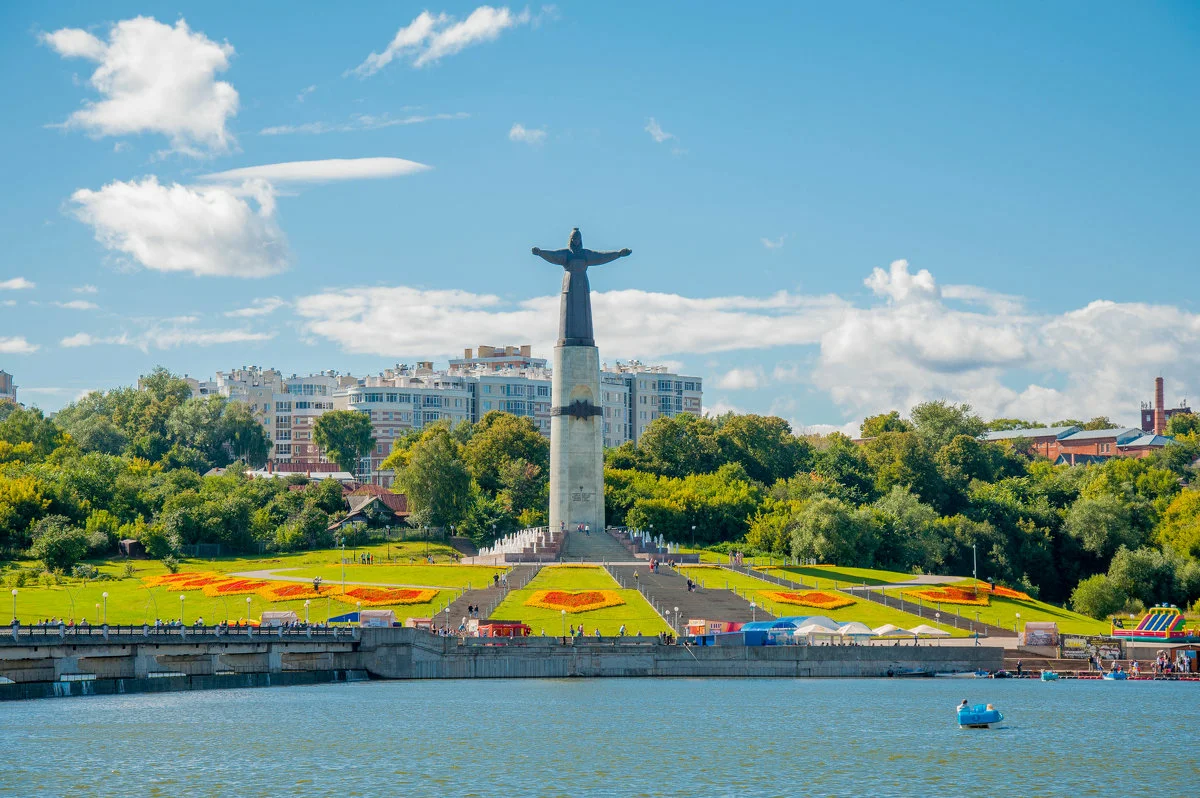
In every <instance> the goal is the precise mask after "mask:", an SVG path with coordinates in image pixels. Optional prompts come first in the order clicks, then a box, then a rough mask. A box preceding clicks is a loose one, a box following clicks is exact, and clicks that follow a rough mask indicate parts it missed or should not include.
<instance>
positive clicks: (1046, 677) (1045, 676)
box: [1042, 671, 1058, 682]
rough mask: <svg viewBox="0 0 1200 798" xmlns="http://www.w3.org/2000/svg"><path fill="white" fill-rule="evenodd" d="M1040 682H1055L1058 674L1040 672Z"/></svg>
mask: <svg viewBox="0 0 1200 798" xmlns="http://www.w3.org/2000/svg"><path fill="white" fill-rule="evenodd" d="M1042 681H1043V682H1057V681H1058V674H1057V673H1055V672H1054V671H1042Z"/></svg>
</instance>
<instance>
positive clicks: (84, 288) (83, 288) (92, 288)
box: [71, 285, 100, 294]
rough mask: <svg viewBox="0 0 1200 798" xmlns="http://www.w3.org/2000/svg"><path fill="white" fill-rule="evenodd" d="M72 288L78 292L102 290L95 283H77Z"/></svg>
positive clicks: (85, 292) (86, 292) (89, 292)
mask: <svg viewBox="0 0 1200 798" xmlns="http://www.w3.org/2000/svg"><path fill="white" fill-rule="evenodd" d="M71 290H72V291H74V292H75V293H77V294H96V293H99V292H100V289H99V288H97V287H96V286H94V285H77V286H75V287H74V288H72V289H71Z"/></svg>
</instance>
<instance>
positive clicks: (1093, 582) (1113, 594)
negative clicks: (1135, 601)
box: [1071, 574, 1127, 618]
mask: <svg viewBox="0 0 1200 798" xmlns="http://www.w3.org/2000/svg"><path fill="white" fill-rule="evenodd" d="M1126 598H1127V597H1126V595H1125V592H1124V591H1122V590H1121V589H1120V588H1119V587H1117V586H1116V585H1115V584H1113V582H1112V580H1111V579H1109V578H1108V577H1107V576H1105V575H1104V574H1096V575H1095V576H1089V577H1088V578H1087V579H1084V580H1083V581H1082V582H1080V583H1079V584H1078V585H1076V586H1075V589H1074V590H1073V591H1071V606H1072V607H1073V608H1074V609H1075V612H1078V613H1081V614H1083V615H1087V616H1088V617H1090V618H1107V617H1109V616H1110V615H1112V614H1113V613H1115V612H1120V611H1121V608H1122V607H1124V606H1125V601H1126Z"/></svg>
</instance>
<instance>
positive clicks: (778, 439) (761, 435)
mask: <svg viewBox="0 0 1200 798" xmlns="http://www.w3.org/2000/svg"><path fill="white" fill-rule="evenodd" d="M717 443H718V445H719V447H720V450H721V453H722V458H721V459H722V460H723V461H724V462H726V463H740V464H741V466H742V467H743V468H745V469H746V473H747V474H748V475H749V476H750V478H751V479H754V480H757V481H758V482H761V483H763V484H764V485H772V484H774V483H775V482H776V481H778V480H780V479H789V478H791V477H792V476H793V475H794V474H795V473H796V472H797V471H799V470H801V469H807V468H809V467H811V465H812V446H811V445H810V444H809V443H808V442H807V441H803V440H800V439H799V438H797V437H796V436H795V435H793V434H792V427H791V425H790V424H788V422H786V421H784V420H783V419H782V418H779V417H778V416H757V415H753V414H745V415H730V416H729V417H727V418H725V419H724V421H723V422H722V424H721V426H720V427H719V428H718V429H717Z"/></svg>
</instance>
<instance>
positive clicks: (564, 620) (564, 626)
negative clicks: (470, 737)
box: [13, 590, 567, 640]
mask: <svg viewBox="0 0 1200 798" xmlns="http://www.w3.org/2000/svg"><path fill="white" fill-rule="evenodd" d="M16 593H17V591H15V590H14V591H13V595H16ZM562 616H563V634H562V636H563V640H566V639H567V611H566V610H563V611H562Z"/></svg>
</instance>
